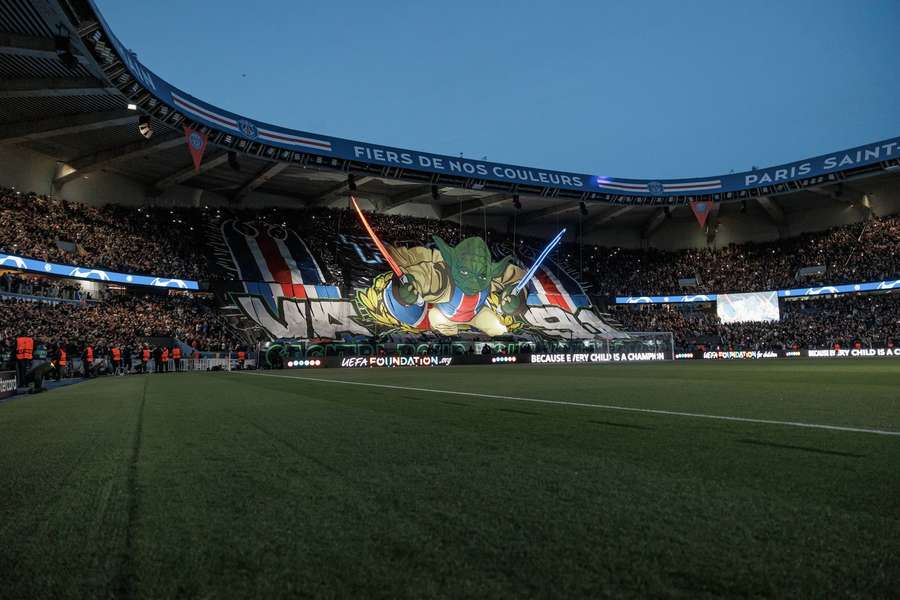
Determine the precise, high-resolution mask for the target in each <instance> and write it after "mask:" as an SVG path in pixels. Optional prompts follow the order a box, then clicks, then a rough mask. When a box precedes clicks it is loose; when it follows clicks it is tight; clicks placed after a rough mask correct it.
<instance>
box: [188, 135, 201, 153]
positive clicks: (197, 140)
mask: <svg viewBox="0 0 900 600" xmlns="http://www.w3.org/2000/svg"><path fill="white" fill-rule="evenodd" d="M188 143H190V145H191V150H201V149H202V148H203V136H202V135H200V133H198V132H196V131H192V132H191V135H190V137H188Z"/></svg>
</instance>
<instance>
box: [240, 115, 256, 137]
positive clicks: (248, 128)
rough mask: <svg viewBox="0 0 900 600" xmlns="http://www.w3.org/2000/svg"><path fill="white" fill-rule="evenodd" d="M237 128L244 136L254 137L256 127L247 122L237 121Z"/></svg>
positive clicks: (245, 120) (243, 120) (244, 120)
mask: <svg viewBox="0 0 900 600" xmlns="http://www.w3.org/2000/svg"><path fill="white" fill-rule="evenodd" d="M238 128H240V130H241V133H243V134H244V135H246V136H247V137H249V138H255V137H256V125H254V124H253V123H251V122H250V121H248V120H247V119H241V120H240V121H238Z"/></svg>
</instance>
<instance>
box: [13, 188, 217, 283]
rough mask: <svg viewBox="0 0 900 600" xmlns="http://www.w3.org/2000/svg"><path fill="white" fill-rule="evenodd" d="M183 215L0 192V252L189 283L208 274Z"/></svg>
mask: <svg viewBox="0 0 900 600" xmlns="http://www.w3.org/2000/svg"><path fill="white" fill-rule="evenodd" d="M188 214H190V213H183V211H178V212H177V214H176V211H174V210H171V209H167V210H163V209H154V208H141V209H127V208H124V207H120V206H116V205H115V204H110V205H106V206H104V207H103V208H95V207H92V206H87V205H85V204H81V203H77V202H67V201H65V200H63V199H57V198H52V197H47V196H44V195H38V194H35V193H24V194H23V193H21V192H17V191H16V190H12V189H9V188H6V189H0V248H2V249H3V251H5V252H9V253H11V254H20V255H23V256H28V257H30V258H35V259H38V260H44V261H54V262H61V263H66V264H70V263H73V262H87V263H89V264H91V266H93V267H95V268H101V269H109V270H112V271H127V272H130V273H146V274H153V275H162V276H170V277H181V278H185V279H206V278H207V277H208V271H207V269H206V261H204V260H203V259H202V253H201V251H200V250H199V249H198V248H197V247H196V246H195V245H192V244H191V240H192V239H193V238H194V235H193V234H192V231H193V230H192V229H191V228H192V227H194V225H195V224H194V223H192V222H190V221H189V220H188V218H187V215H188Z"/></svg>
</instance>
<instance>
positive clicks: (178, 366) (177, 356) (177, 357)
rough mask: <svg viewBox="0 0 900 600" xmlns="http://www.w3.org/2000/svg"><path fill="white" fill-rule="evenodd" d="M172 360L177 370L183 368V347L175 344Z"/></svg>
mask: <svg viewBox="0 0 900 600" xmlns="http://www.w3.org/2000/svg"><path fill="white" fill-rule="evenodd" d="M172 361H174V363H175V372H176V373H177V372H178V371H180V370H181V348H179V347H178V346H174V347H173V348H172Z"/></svg>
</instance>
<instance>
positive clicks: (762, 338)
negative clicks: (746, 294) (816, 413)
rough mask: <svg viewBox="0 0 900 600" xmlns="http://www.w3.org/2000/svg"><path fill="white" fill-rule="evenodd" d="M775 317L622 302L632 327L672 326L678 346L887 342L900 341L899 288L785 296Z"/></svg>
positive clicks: (621, 311)
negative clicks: (725, 316) (744, 317)
mask: <svg viewBox="0 0 900 600" xmlns="http://www.w3.org/2000/svg"><path fill="white" fill-rule="evenodd" d="M779 304H780V312H781V320H780V321H777V322H748V323H728V324H725V323H721V322H720V321H719V318H718V316H717V315H716V312H715V307H714V306H712V307H711V308H696V307H677V306H675V305H642V306H639V307H636V306H621V307H619V308H618V309H616V310H615V311H614V313H613V315H614V316H615V318H617V319H618V320H619V321H620V322H621V323H622V324H623V325H624V327H625V329H626V330H628V331H663V332H672V334H673V336H674V338H675V346H676V348H678V349H680V350H685V351H687V350H694V349H703V348H705V349H716V348H721V349H726V350H789V349H801V348H806V349H808V348H832V347H833V346H834V345H835V344H837V345H839V346H840V347H842V348H849V347H852V346H855V345H857V344H859V345H860V346H862V347H867V348H873V347H889V346H892V345H893V344H897V343H900V293H891V294H874V295H856V296H851V297H840V296H839V297H835V298H815V299H810V300H805V301H802V300H792V301H781V302H780V303H779Z"/></svg>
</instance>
